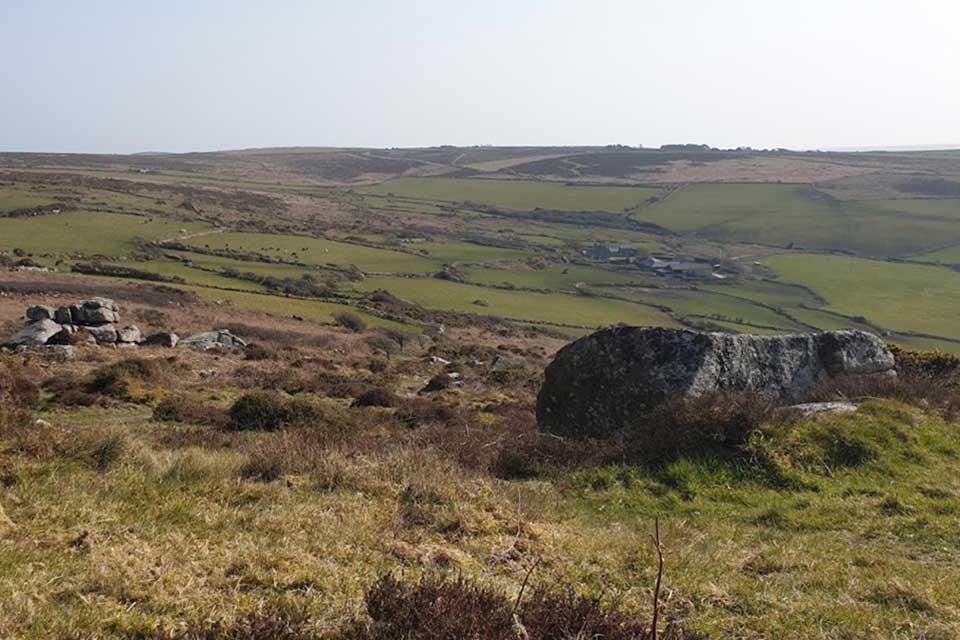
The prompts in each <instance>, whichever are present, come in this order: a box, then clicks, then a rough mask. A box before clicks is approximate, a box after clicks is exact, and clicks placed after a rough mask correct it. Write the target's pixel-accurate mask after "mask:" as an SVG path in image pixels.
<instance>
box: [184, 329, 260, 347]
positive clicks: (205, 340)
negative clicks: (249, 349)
mask: <svg viewBox="0 0 960 640" xmlns="http://www.w3.org/2000/svg"><path fill="white" fill-rule="evenodd" d="M177 346H179V347H186V348H188V349H194V350H196V351H206V350H208V349H226V350H231V351H232V350H238V349H245V348H246V346H247V343H246V342H245V341H244V340H243V339H241V338H238V337H237V336H235V335H233V334H232V333H230V332H229V331H228V330H227V329H217V330H215V331H207V332H205V333H198V334H196V335H192V336H190V337H188V338H184V339H183V340H181V341H180V342H179V343H178V344H177Z"/></svg>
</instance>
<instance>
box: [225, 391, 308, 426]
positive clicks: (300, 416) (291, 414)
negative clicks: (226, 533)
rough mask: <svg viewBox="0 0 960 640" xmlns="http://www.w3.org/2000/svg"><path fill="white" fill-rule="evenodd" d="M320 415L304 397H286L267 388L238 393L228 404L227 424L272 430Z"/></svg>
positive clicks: (297, 423) (300, 423)
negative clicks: (228, 417) (230, 403)
mask: <svg viewBox="0 0 960 640" xmlns="http://www.w3.org/2000/svg"><path fill="white" fill-rule="evenodd" d="M323 418H324V416H323V413H322V412H321V410H320V408H319V407H317V406H316V405H314V404H313V403H311V402H309V401H307V400H304V399H301V398H293V399H287V398H285V397H283V396H281V395H280V394H279V393H275V392H270V391H253V392H251V393H247V394H244V395H242V396H241V397H240V398H239V399H237V401H236V402H234V403H233V405H232V406H231V407H230V422H229V423H228V424H227V427H228V428H229V429H232V430H234V431H276V430H278V429H280V428H282V427H286V426H292V425H303V424H306V423H308V422H311V421H317V420H322V419H323Z"/></svg>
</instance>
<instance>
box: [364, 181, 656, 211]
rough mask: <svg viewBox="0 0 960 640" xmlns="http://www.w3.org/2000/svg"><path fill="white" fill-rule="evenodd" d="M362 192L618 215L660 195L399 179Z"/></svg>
mask: <svg viewBox="0 0 960 640" xmlns="http://www.w3.org/2000/svg"><path fill="white" fill-rule="evenodd" d="M364 191H366V192H369V193H376V194H381V195H385V194H390V193H392V194H394V195H396V196H405V197H411V198H422V199H424V200H440V201H445V202H474V203H477V204H488V205H492V206H497V207H504V208H507V209H514V210H517V211H532V210H533V209H537V208H542V209H559V210H562V211H610V212H619V211H623V210H625V209H629V208H632V207H635V206H638V205H640V204H642V203H643V202H645V201H646V200H647V199H649V198H651V197H653V196H657V195H659V194H660V190H659V189H652V188H646V187H573V186H567V185H565V184H562V183H559V182H538V181H532V180H468V179H457V178H401V179H399V180H392V181H390V182H385V183H383V184H380V185H377V186H375V187H369V188H366V189H364Z"/></svg>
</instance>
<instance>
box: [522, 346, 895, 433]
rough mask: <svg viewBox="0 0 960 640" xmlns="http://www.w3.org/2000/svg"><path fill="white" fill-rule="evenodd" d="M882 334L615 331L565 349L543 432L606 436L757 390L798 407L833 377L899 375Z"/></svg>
mask: <svg viewBox="0 0 960 640" xmlns="http://www.w3.org/2000/svg"><path fill="white" fill-rule="evenodd" d="M894 364H895V363H894V358H893V354H892V353H890V351H889V349H887V347H886V346H885V345H884V343H883V342H882V341H881V340H880V338H878V337H876V336H874V335H872V334H869V333H865V332H862V331H835V332H826V333H816V334H800V335H788V336H752V335H730V334H723V333H700V332H695V331H687V330H679V329H656V328H638V327H613V328H609V329H603V330H601V331H598V332H596V333H594V334H592V335H589V336H586V337H584V338H581V339H579V340H577V341H576V342H573V343H571V344H569V345H567V346H566V347H564V348H563V349H561V350H560V351H559V352H558V353H557V356H556V358H555V359H554V361H553V362H552V363H550V365H549V366H548V367H547V369H546V371H545V374H544V383H543V387H542V388H541V390H540V394H539V396H538V398H537V419H538V422H539V424H540V428H541V430H544V431H548V432H551V433H556V434H560V435H569V436H576V437H594V438H597V437H606V436H609V435H611V434H613V433H615V432H618V431H622V430H624V429H628V428H630V427H631V426H633V425H636V423H637V418H638V417H640V416H642V415H643V414H644V413H647V412H649V411H651V410H653V409H655V408H657V407H658V406H660V405H662V404H664V403H666V402H670V401H673V400H677V399H682V398H694V397H698V396H702V395H705V394H708V393H711V392H716V391H731V392H737V391H739V392H750V393H756V394H758V395H760V396H763V397H766V398H770V399H773V400H776V401H780V402H784V403H786V404H792V403H795V402H797V401H799V400H800V399H801V398H802V397H803V395H804V393H806V392H807V391H808V390H809V389H810V388H811V387H813V386H814V385H816V384H818V383H820V382H823V381H824V380H827V379H829V378H831V377H836V376H845V375H867V374H881V373H886V372H892V371H893V370H894Z"/></svg>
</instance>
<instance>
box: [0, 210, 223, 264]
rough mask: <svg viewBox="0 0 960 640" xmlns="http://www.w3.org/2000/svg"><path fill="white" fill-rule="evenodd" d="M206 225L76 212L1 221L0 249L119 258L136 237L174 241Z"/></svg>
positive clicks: (128, 251)
mask: <svg viewBox="0 0 960 640" xmlns="http://www.w3.org/2000/svg"><path fill="white" fill-rule="evenodd" d="M206 228H208V227H206V226H205V225H202V224H198V223H187V222H178V221H170V220H165V219H162V218H158V217H142V216H134V215H127V214H120V213H97V212H89V211H75V212H68V213H60V214H55V215H54V214H51V215H43V216H35V217H31V218H0V250H6V251H9V250H11V249H16V248H19V249H23V250H24V251H27V252H33V253H44V254H62V255H75V254H82V255H84V256H93V255H104V256H119V255H123V254H127V253H130V252H132V251H134V250H135V249H136V245H135V243H134V242H133V241H134V240H135V239H136V238H141V239H144V240H160V239H168V238H175V237H177V236H178V235H180V230H181V229H185V230H186V231H188V232H197V231H201V230H203V229H206Z"/></svg>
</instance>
